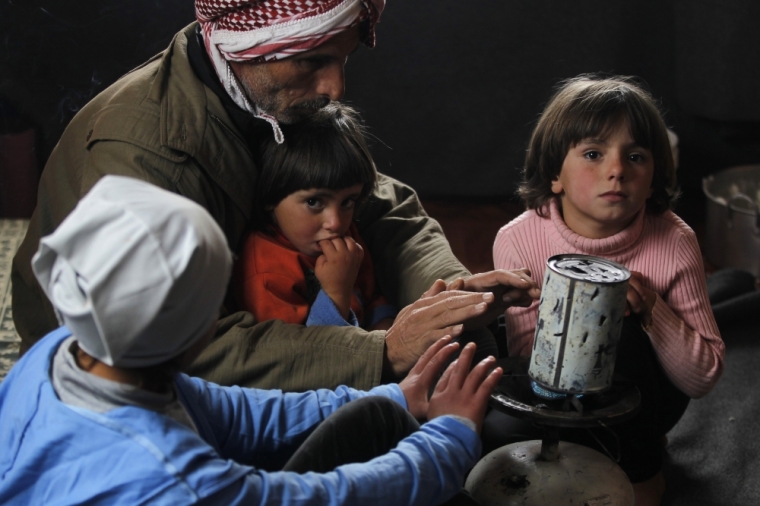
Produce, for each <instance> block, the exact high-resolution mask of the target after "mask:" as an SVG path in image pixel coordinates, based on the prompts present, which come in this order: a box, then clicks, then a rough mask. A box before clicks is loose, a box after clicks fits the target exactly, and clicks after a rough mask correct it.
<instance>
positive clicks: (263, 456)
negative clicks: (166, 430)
mask: <svg viewBox="0 0 760 506" xmlns="http://www.w3.org/2000/svg"><path fill="white" fill-rule="evenodd" d="M177 391H178V392H179V395H180V398H181V400H182V402H183V404H184V405H185V406H186V407H187V408H188V410H189V411H190V413H191V415H192V416H193V419H194V421H195V423H196V425H197V426H198V430H199V432H200V434H201V436H202V437H203V438H204V439H205V440H206V441H207V442H208V443H209V444H210V445H211V446H212V447H214V448H215V449H216V450H217V451H218V452H219V453H220V454H221V455H222V456H224V457H226V458H229V459H233V460H235V461H236V462H240V463H245V464H249V465H253V466H256V467H265V468H271V467H273V466H275V467H276V466H278V465H279V464H284V462H285V460H287V457H288V456H289V455H290V454H292V453H293V452H294V451H295V449H296V448H298V446H300V444H301V443H302V442H303V441H304V440H305V439H306V438H307V437H308V436H309V434H311V432H312V431H313V430H314V428H315V427H316V426H317V425H318V424H319V423H320V422H322V421H323V420H324V419H325V418H327V417H328V416H330V414H332V413H333V412H334V411H335V410H337V409H338V408H340V407H341V406H343V405H344V404H346V403H347V402H350V401H352V400H354V399H358V398H360V397H364V396H367V395H380V396H383V397H388V398H390V399H393V400H394V401H396V402H398V403H399V404H401V405H402V406H404V407H406V400H405V399H404V395H403V393H402V392H401V389H400V388H399V387H398V385H380V386H377V387H375V388H373V389H372V390H370V391H368V392H363V391H359V390H355V389H353V388H349V387H345V386H341V387H338V388H337V389H336V390H334V391H333V390H324V389H323V390H313V391H309V392H303V393H282V391H280V390H259V389H253V388H241V387H223V386H219V385H216V384H214V383H210V382H207V381H204V380H202V379H200V378H190V377H188V376H185V375H180V376H179V378H178V380H177ZM283 459H284V460H283Z"/></svg>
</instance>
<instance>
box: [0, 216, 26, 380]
mask: <svg viewBox="0 0 760 506" xmlns="http://www.w3.org/2000/svg"><path fill="white" fill-rule="evenodd" d="M28 225H29V221H28V220H0V381H2V380H3V378H5V376H6V375H7V374H8V371H9V370H10V368H11V366H13V364H15V363H16V360H18V350H19V343H20V342H21V339H19V337H18V334H16V328H15V327H14V325H13V312H12V310H11V262H12V260H13V255H14V254H15V253H16V250H17V249H18V247H19V245H20V244H21V241H22V240H23V239H24V235H25V234H26V227H27V226H28Z"/></svg>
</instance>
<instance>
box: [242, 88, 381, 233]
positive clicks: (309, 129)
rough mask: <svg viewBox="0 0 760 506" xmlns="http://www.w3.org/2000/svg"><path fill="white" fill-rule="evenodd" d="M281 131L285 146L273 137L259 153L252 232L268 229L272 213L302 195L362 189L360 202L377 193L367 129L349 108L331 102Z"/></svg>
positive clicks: (266, 141) (283, 126) (375, 172)
mask: <svg viewBox="0 0 760 506" xmlns="http://www.w3.org/2000/svg"><path fill="white" fill-rule="evenodd" d="M280 127H281V128H282V133H283V135H284V136H285V142H284V143H282V144H277V142H275V140H274V137H270V138H268V139H267V140H265V141H264V142H263V145H262V147H261V150H260V154H259V159H258V162H259V168H260V171H261V172H260V176H259V183H258V185H257V196H256V202H255V213H254V216H255V217H254V228H258V229H264V228H266V226H267V225H268V224H270V222H271V213H270V211H271V209H272V208H274V207H275V206H277V204H279V203H280V202H281V201H282V200H283V199H284V198H285V197H287V196H288V195H290V194H292V193H295V192H297V191H300V190H308V189H310V188H329V189H331V190H342V189H344V188H348V187H349V186H353V185H355V184H361V185H363V187H362V193H361V195H360V198H359V200H362V199H364V198H366V197H367V195H369V193H371V192H372V190H373V189H374V188H375V185H376V183H377V170H376V169H375V162H374V161H373V160H372V155H371V154H370V150H369V147H368V146H367V141H366V131H365V127H364V124H363V123H362V121H361V119H360V117H359V114H358V113H357V112H356V111H355V110H354V109H352V108H351V107H349V106H347V105H345V104H342V103H339V102H331V103H330V104H329V105H327V106H326V107H324V108H323V109H320V110H319V111H317V112H316V113H315V114H314V115H312V116H311V117H309V118H307V119H305V120H303V121H301V122H298V123H294V124H290V125H280Z"/></svg>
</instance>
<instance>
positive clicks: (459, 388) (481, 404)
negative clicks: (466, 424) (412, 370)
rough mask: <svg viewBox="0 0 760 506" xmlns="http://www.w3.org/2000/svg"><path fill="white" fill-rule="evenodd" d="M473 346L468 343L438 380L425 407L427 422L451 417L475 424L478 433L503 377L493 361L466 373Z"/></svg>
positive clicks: (490, 359)
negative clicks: (491, 399)
mask: <svg viewBox="0 0 760 506" xmlns="http://www.w3.org/2000/svg"><path fill="white" fill-rule="evenodd" d="M475 348H476V346H475V344H474V343H468V344H467V345H466V346H465V347H464V349H463V350H462V353H461V354H460V355H459V358H457V359H456V360H455V361H454V362H452V363H451V364H450V365H449V366H448V368H447V369H446V371H445V372H444V373H443V376H441V379H440V380H438V384H436V386H435V391H434V392H433V396H432V397H431V398H430V403H429V406H428V413H427V415H428V420H432V419H433V418H435V417H437V416H441V415H455V416H461V417H463V418H467V419H469V420H471V421H472V422H473V423H475V426H476V431H477V432H478V433H480V428H481V426H482V424H483V417H484V416H485V414H486V407H487V405H488V400H489V399H490V397H491V392H492V391H493V389H494V388H496V385H498V384H499V380H500V379H501V376H502V374H503V371H502V369H501V367H496V368H494V366H495V365H496V359H495V358H493V357H488V358H485V359H484V360H481V361H480V363H478V364H477V365H476V366H475V367H473V368H472V370H470V363H471V362H472V357H473V356H474V355H475Z"/></svg>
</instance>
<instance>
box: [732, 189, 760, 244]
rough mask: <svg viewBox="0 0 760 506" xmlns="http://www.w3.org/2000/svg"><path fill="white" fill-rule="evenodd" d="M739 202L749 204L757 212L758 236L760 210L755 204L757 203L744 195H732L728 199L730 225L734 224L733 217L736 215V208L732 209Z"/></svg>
mask: <svg viewBox="0 0 760 506" xmlns="http://www.w3.org/2000/svg"><path fill="white" fill-rule="evenodd" d="M738 201H744V202H747V203H748V204H749V205H750V206H751V207H752V208H753V209H754V210H755V233H756V234H758V233H760V210H758V208H757V204H755V201H754V200H752V199H751V198H749V197H748V196H747V195H745V194H743V193H737V194H736V195H732V196H731V197H730V198H729V199H728V202H727V205H726V207H727V208H728V223H729V225H731V224H733V217H734V216H733V215H734V211H735V210H736V209H735V207H732V204H733V203H734V202H738Z"/></svg>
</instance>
